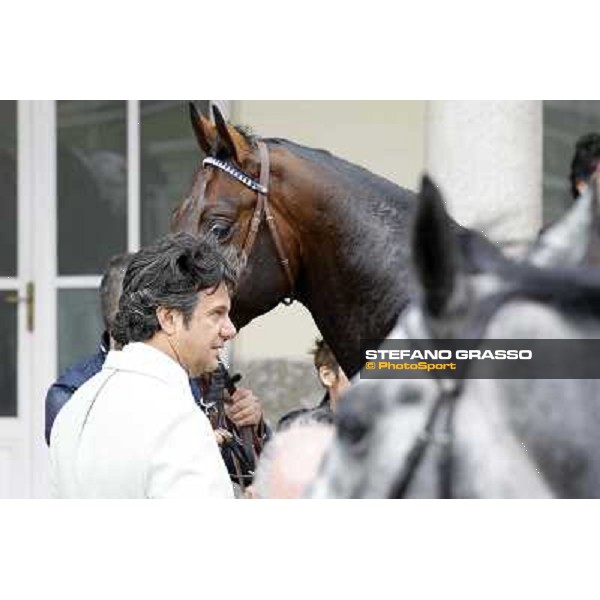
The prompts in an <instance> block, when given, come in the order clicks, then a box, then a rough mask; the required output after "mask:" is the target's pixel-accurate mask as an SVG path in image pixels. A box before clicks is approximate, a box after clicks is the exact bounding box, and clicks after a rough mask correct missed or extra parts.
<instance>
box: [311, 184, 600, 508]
mask: <svg viewBox="0 0 600 600" xmlns="http://www.w3.org/2000/svg"><path fill="white" fill-rule="evenodd" d="M588 201H589V198H588ZM413 251H414V254H413V260H414V267H415V271H416V274H417V279H418V281H419V282H420V296H419V297H418V298H416V299H415V300H414V301H413V302H412V303H411V305H410V306H409V307H408V309H407V310H406V311H405V312H404V313H403V314H402V315H401V316H400V318H399V320H398V323H397V325H396V327H395V328H394V330H393V331H392V333H391V334H390V336H389V338H401V339H406V338H408V339H419V338H430V337H435V338H444V339H448V338H458V337H461V336H462V335H463V333H464V332H465V331H469V329H470V328H472V327H473V326H474V320H475V319H476V317H477V315H478V314H479V310H478V309H479V308H480V307H481V306H482V303H484V302H486V300H487V299H489V298H491V297H496V296H499V295H505V296H506V302H504V303H502V304H501V305H500V306H499V307H498V309H497V310H496V311H495V312H494V314H493V315H491V316H490V319H489V322H488V323H487V326H486V328H485V330H482V333H484V335H485V337H486V338H489V339H497V338H514V339H535V338H541V339H546V338H559V339H562V338H575V337H593V338H597V337H600V321H599V320H598V318H597V317H598V315H596V314H581V315H580V314H576V313H573V314H571V311H569V310H568V309H566V308H563V307H561V305H560V302H559V303H557V304H554V303H553V302H547V301H546V299H547V298H548V297H552V294H553V291H557V292H558V290H560V289H562V287H561V286H562V285H563V280H562V277H563V275H562V274H561V273H559V274H557V275H556V276H555V275H554V274H553V273H552V274H550V275H548V274H547V273H546V272H545V271H544V270H542V269H538V268H536V267H534V266H530V265H527V264H518V263H513V262H512V261H509V260H508V259H506V258H504V257H503V256H502V255H501V254H500V252H496V251H495V249H494V248H493V247H491V245H490V244H488V243H487V242H485V240H483V239H482V238H479V237H478V236H477V235H476V234H473V233H472V232H467V231H457V230H456V228H454V227H452V226H451V225H450V221H449V218H448V216H447V214H446V211H445V209H444V203H443V200H442V198H441V195H440V193H439V192H438V190H437V189H436V187H435V186H434V185H433V184H432V182H431V181H430V180H428V179H427V178H425V179H424V181H423V185H422V188H421V195H420V205H419V209H418V213H417V217H416V221H415V235H414V247H413ZM538 280H539V281H538ZM564 285H565V286H566V287H565V289H567V288H568V289H567V291H568V293H569V294H571V295H572V290H573V289H574V288H575V287H576V286H575V285H573V286H570V285H568V281H567V280H565V281H564ZM544 286H546V287H544ZM530 288H531V289H530ZM590 289H591V290H592V291H590V292H589V293H590V294H591V295H590V296H589V299H590V300H592V299H593V300H594V301H595V300H596V299H600V291H598V290H600V285H598V286H597V289H596V287H593V286H592V288H590ZM540 290H541V291H540ZM587 290H588V288H586V287H585V286H583V287H582V290H581V293H580V296H581V295H582V294H583V295H585V294H587V293H588V291H587ZM538 292H539V293H538ZM580 299H581V298H580ZM583 299H584V300H585V299H586V298H585V297H584V298H583ZM584 304H585V302H584ZM592 312H593V311H592ZM462 383H463V385H462V388H461V392H460V396H459V398H458V400H457V404H456V407H457V408H456V415H455V424H454V438H455V444H454V448H453V465H454V467H453V468H454V476H453V481H454V483H453V495H454V496H458V497H503V498H510V497H518V498H534V497H535V498H538V497H552V496H555V495H559V496H588V497H589V496H600V441H598V438H599V436H597V435H596V434H595V433H594V431H597V430H598V428H600V402H595V399H596V398H597V397H598V395H599V394H600V386H599V385H598V384H597V382H596V381H592V382H590V381H586V380H583V381H570V380H527V381H523V380H510V379H508V380H495V379H476V378H475V379H468V380H465V381H464V382H462ZM440 393H441V388H440V381H439V380H436V379H433V378H429V377H424V378H423V379H415V380H407V379H405V380H402V379H384V380H368V379H362V380H358V379H357V381H356V382H355V384H354V385H353V386H352V388H351V389H350V390H349V391H348V392H347V394H346V396H345V397H344V398H343V399H342V402H341V404H340V411H339V415H338V432H337V435H336V438H335V440H334V443H333V445H332V447H331V450H330V452H329V453H328V455H327V456H326V458H325V461H324V463H323V465H322V469H321V472H320V475H319V477H318V478H317V480H316V481H315V483H314V484H313V486H312V488H311V491H310V496H311V497H314V498H373V497H377V498H387V497H391V496H393V491H394V490H395V489H396V485H397V483H398V477H399V476H400V474H401V473H402V471H403V466H404V465H405V464H406V461H407V458H408V456H409V454H410V452H411V449H412V448H413V447H414V443H415V440H416V439H417V438H418V437H419V435H421V434H422V432H423V430H424V425H425V422H426V419H427V416H428V415H429V413H430V411H431V408H432V406H433V404H434V402H435V401H436V398H438V396H439V394H440ZM596 404H598V405H599V406H598V407H596ZM436 456H437V457H438V458H439V450H438V449H437V448H436V447H435V444H433V445H432V447H431V448H430V449H429V450H428V456H426V457H425V459H424V461H423V466H422V468H420V469H419V470H418V472H417V474H416V476H415V479H414V481H413V482H412V484H411V487H410V488H409V490H408V493H407V494H406V495H407V496H409V497H411V496H414V497H436V496H437V492H438V478H439V473H438V471H437V468H436V461H437V459H436Z"/></svg>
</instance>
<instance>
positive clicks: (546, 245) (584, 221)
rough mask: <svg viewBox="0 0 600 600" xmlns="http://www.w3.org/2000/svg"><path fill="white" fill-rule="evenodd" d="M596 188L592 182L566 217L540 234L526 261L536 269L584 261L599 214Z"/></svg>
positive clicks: (595, 183)
mask: <svg viewBox="0 0 600 600" xmlns="http://www.w3.org/2000/svg"><path fill="white" fill-rule="evenodd" d="M597 185H598V184H597V182H596V181H592V182H590V185H588V186H586V188H585V189H584V190H583V192H582V193H581V195H580V196H579V198H577V200H575V202H574V203H573V206H572V207H571V208H570V209H569V210H568V211H567V212H566V213H565V215H564V216H563V217H562V218H561V219H560V220H558V221H557V222H556V223H554V224H553V225H552V226H551V227H549V228H548V229H547V230H546V231H545V232H544V233H542V235H540V237H539V238H538V240H537V241H536V243H535V245H534V246H533V248H532V249H531V251H530V252H529V255H528V256H527V258H526V261H527V262H530V263H531V264H534V265H535V266H537V267H559V266H571V265H578V264H580V263H581V262H582V261H583V259H584V258H585V255H586V253H587V250H588V247H589V245H590V241H591V237H592V230H593V224H594V221H595V219H596V216H597V211H598V208H597V206H598V201H597V197H598V190H597Z"/></svg>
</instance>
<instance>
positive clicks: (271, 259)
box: [171, 103, 300, 329]
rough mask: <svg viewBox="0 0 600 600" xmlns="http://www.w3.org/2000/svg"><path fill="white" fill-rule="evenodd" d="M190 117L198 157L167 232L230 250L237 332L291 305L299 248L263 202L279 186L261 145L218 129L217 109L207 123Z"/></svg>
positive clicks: (285, 221) (225, 127)
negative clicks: (235, 267) (236, 258)
mask: <svg viewBox="0 0 600 600" xmlns="http://www.w3.org/2000/svg"><path fill="white" fill-rule="evenodd" d="M190 117H191V121H192V127H193V130H194V134H195V136H196V140H197V142H198V145H199V147H200V149H201V150H202V152H203V153H204V154H205V155H206V158H204V160H203V161H202V164H201V165H200V167H199V168H198V169H197V170H196V172H195V174H194V179H193V184H192V188H191V190H190V193H189V195H188V197H187V198H186V200H185V201H184V203H183V204H182V205H181V207H180V208H179V209H178V210H177V211H176V212H175V213H174V215H173V219H172V221H171V230H172V231H188V232H190V233H193V234H199V233H208V232H210V233H212V234H213V235H214V236H215V237H216V238H217V239H218V240H219V241H220V242H221V243H223V244H230V245H232V246H234V247H235V248H236V249H237V250H238V252H239V254H240V257H241V261H242V272H241V276H240V281H239V284H238V288H237V292H236V296H235V299H234V302H233V306H232V311H231V318H232V320H233V322H234V324H235V326H236V327H237V328H238V329H239V328H241V327H243V326H244V325H246V324H247V323H248V322H249V321H250V320H252V319H253V318H254V317H256V316H258V315H261V314H263V313H266V312H267V311H269V310H271V309H272V308H274V307H275V306H276V305H277V304H278V303H279V302H282V301H283V302H284V303H290V302H291V300H292V299H293V297H294V294H295V291H296V290H295V287H296V279H297V277H298V270H299V264H300V260H299V251H300V249H299V245H298V242H297V240H296V238H295V236H294V232H293V228H292V226H291V225H290V221H289V219H290V215H289V214H282V213H281V212H279V211H278V209H277V207H275V206H274V205H273V203H272V202H271V199H272V197H273V196H274V195H276V194H278V193H280V190H279V188H280V182H279V181H278V172H277V165H273V163H272V162H271V161H270V160H269V159H270V153H269V150H268V148H267V146H266V144H265V142H263V141H262V140H259V139H257V138H255V137H253V136H251V135H249V134H247V133H244V132H243V131H241V130H240V129H237V128H235V127H233V126H231V125H230V124H228V123H226V121H225V119H224V118H223V115H222V114H221V112H220V110H219V108H218V107H217V106H214V105H213V118H214V125H213V123H211V122H210V121H209V120H208V119H207V118H205V117H204V116H203V115H201V114H200V113H199V112H198V111H197V110H196V108H195V107H194V105H193V104H191V103H190Z"/></svg>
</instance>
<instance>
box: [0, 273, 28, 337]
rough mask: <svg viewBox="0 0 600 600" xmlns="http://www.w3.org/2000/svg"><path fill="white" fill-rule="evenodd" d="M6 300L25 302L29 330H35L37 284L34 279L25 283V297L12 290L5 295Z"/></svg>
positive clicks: (10, 302)
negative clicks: (34, 316)
mask: <svg viewBox="0 0 600 600" xmlns="http://www.w3.org/2000/svg"><path fill="white" fill-rule="evenodd" d="M4 302H6V303H8V304H18V303H19V302H25V309H26V311H27V313H26V317H25V320H26V321H27V331H33V326H34V320H33V315H34V312H35V284H34V283H33V281H28V282H27V284H26V285H25V297H23V296H19V293H18V292H11V293H10V294H5V295H4Z"/></svg>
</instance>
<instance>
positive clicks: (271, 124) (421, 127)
mask: <svg viewBox="0 0 600 600" xmlns="http://www.w3.org/2000/svg"><path fill="white" fill-rule="evenodd" d="M230 109H231V110H230V115H231V117H230V119H231V121H232V122H233V123H236V124H243V125H248V126H250V127H251V128H252V130H253V131H254V133H256V134H258V135H260V136H262V137H283V138H287V139H290V140H292V141H294V142H298V143H301V144H305V145H307V146H312V147H317V148H323V149H325V150H328V151H330V152H332V153H333V154H336V155H338V156H340V157H342V158H345V159H347V160H350V161H352V162H355V163H358V164H360V165H362V166H364V167H366V168H367V169H369V170H371V171H373V172H375V173H378V174H379V175H382V176H384V177H387V178H388V179H390V180H392V181H394V182H396V183H398V184H400V185H403V186H405V187H409V188H412V189H414V188H415V187H416V184H417V181H418V179H419V177H420V175H421V172H422V170H423V165H424V154H425V151H424V144H425V109H426V103H425V102H418V101H234V102H232V103H231V105H230ZM317 334H318V331H317V329H316V327H315V325H314V323H313V321H312V318H311V317H310V314H309V313H308V311H306V310H305V309H304V308H303V307H302V306H300V305H298V304H297V303H294V305H293V306H292V307H290V308H286V307H284V306H279V307H278V308H277V309H275V310H273V311H271V312H270V313H269V314H268V315H265V316H263V317H260V318H258V319H255V320H254V321H253V322H252V323H251V324H250V325H248V326H247V327H245V328H244V329H243V330H242V331H241V332H240V334H239V335H238V337H237V338H236V341H235V343H234V345H233V349H232V350H233V356H232V358H233V361H234V362H236V363H237V362H238V361H241V362H245V361H249V360H263V359H269V358H287V359H297V360H305V361H308V360H309V357H308V355H307V352H308V350H309V348H310V347H311V346H312V343H313V340H314V338H315V336H316V335H317Z"/></svg>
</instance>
